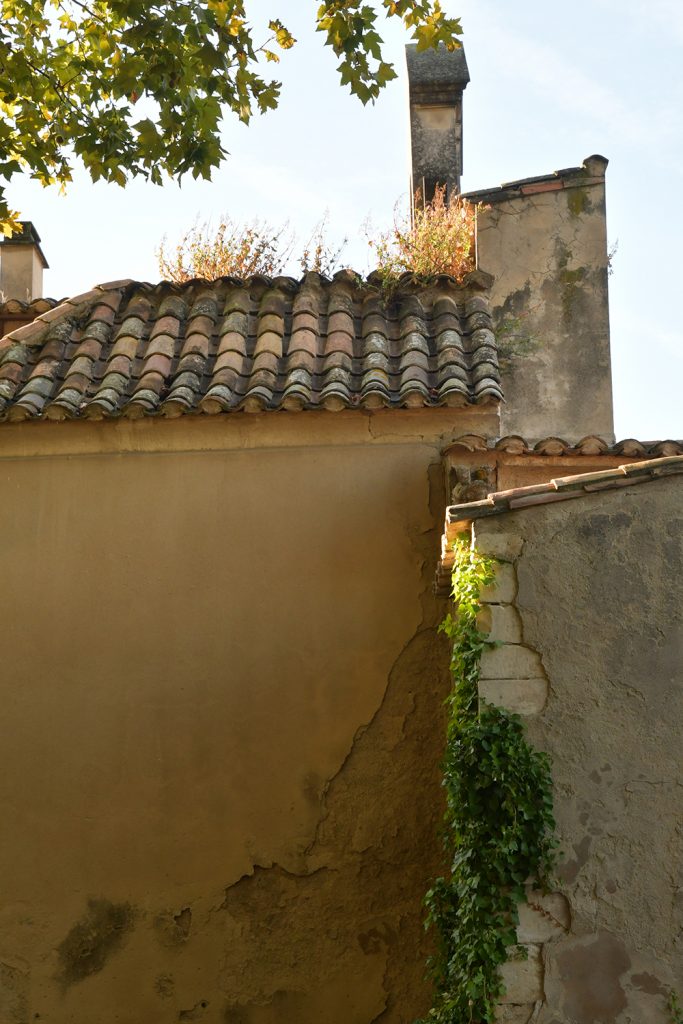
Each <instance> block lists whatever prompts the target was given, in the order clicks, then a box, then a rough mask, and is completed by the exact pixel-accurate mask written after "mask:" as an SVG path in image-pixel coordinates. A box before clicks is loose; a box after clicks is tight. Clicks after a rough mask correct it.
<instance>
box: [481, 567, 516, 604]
mask: <svg viewBox="0 0 683 1024" xmlns="http://www.w3.org/2000/svg"><path fill="white" fill-rule="evenodd" d="M516 596H517V574H516V573H515V570H514V568H513V567H512V566H511V565H510V564H509V563H508V562H500V563H499V564H498V565H497V566H496V578H495V580H494V581H493V583H492V584H491V586H490V587H484V588H483V590H482V592H481V595H480V598H481V601H482V602H483V603H484V604H511V603H512V602H513V601H514V599H515V597H516Z"/></svg>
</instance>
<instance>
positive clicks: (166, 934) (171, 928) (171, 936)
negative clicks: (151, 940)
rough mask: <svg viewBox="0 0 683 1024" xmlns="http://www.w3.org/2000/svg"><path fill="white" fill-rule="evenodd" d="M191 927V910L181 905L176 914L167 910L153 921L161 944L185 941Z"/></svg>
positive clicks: (178, 944) (172, 944) (179, 943)
mask: <svg viewBox="0 0 683 1024" xmlns="http://www.w3.org/2000/svg"><path fill="white" fill-rule="evenodd" d="M191 927H192V911H191V910H190V908H189V907H183V908H182V910H179V911H178V913H177V914H174V913H173V911H172V910H167V911H165V912H164V913H163V914H159V915H158V917H157V918H156V920H155V921H154V928H155V930H156V933H157V938H158V939H159V942H160V943H161V944H162V946H180V945H182V943H183V942H187V940H188V938H189V935H190V928H191Z"/></svg>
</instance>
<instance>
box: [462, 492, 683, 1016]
mask: <svg viewBox="0 0 683 1024" xmlns="http://www.w3.org/2000/svg"><path fill="white" fill-rule="evenodd" d="M682 496H683V478H682V477H680V476H676V477H670V478H668V479H663V480H659V481H655V482H648V483H645V484H640V485H638V486H631V487H626V488H624V489H620V490H618V491H609V492H605V493H603V494H601V495H595V496H585V497H582V498H580V499H578V500H576V501H569V502H566V503H558V504H551V505H539V506H536V507H535V508H529V509H525V510H524V511H518V512H513V513H507V514H504V515H501V516H496V517H493V518H492V519H491V520H488V521H487V520H482V521H480V522H478V523H476V524H475V534H476V537H477V543H478V545H479V546H480V547H481V548H482V549H483V550H489V551H494V550H496V551H497V550H503V551H506V552H510V551H511V552H512V553H513V555H517V554H518V553H519V549H520V548H521V554H519V557H517V558H516V561H515V564H514V566H512V567H510V566H506V567H505V570H504V573H505V574H506V575H504V577H503V578H504V580H505V581H506V585H507V587H508V593H506V594H503V597H502V600H503V601H507V602H509V601H514V603H515V604H516V607H517V610H518V612H519V613H520V615H521V626H522V634H521V638H520V637H515V638H514V639H515V640H516V641H517V642H519V641H520V639H521V642H522V643H523V644H524V645H525V646H526V647H527V648H530V649H531V650H532V651H535V652H537V654H538V655H540V659H541V663H542V669H543V672H544V674H545V676H546V677H547V681H548V695H547V702H546V703H545V707H544V708H543V709H542V710H541V709H539V708H538V707H536V708H531V709H530V708H524V707H523V706H522V705H521V704H520V707H522V711H523V713H526V712H528V711H529V710H532V711H537V712H539V713H531V714H528V717H527V724H528V731H529V736H530V738H531V741H532V743H533V744H534V745H535V746H536V747H538V748H542V749H545V750H547V751H549V752H550V754H551V756H552V762H553V779H554V790H555V811H556V817H557V822H558V830H559V838H560V848H561V851H562V856H561V860H560V866H559V869H558V880H559V889H560V890H561V892H562V893H563V894H564V896H565V897H566V898H567V899H568V901H569V914H570V920H571V925H570V928H569V930H568V932H567V933H563V923H562V922H561V921H559V920H555V922H554V925H553V922H552V920H550V921H549V927H548V937H549V941H545V940H544V937H543V936H541V937H540V938H539V937H536V936H533V937H532V939H531V941H532V942H542V943H544V944H543V945H542V947H541V950H540V953H541V962H542V966H541V968H540V973H539V974H538V977H537V978H536V979H535V980H534V986H536V987H537V988H536V991H534V986H530V987H529V989H528V992H529V994H526V993H525V995H524V997H523V998H521V997H520V1002H523V1001H525V1000H527V999H541V998H543V999H544V1003H543V1005H542V1007H541V1005H540V1004H537V1006H536V1008H535V1009H534V1006H533V1005H520V1006H517V1007H514V1006H508V1007H507V1008H506V1010H505V1013H506V1014H507V1016H505V1017H504V1019H505V1020H509V1021H510V1022H513V1021H514V1024H526V1022H527V1021H528V1020H530V1019H533V1020H534V1021H537V1022H538V1024H671V1019H672V1018H671V1014H670V1012H669V1011H668V1009H667V1001H668V995H669V992H670V990H671V989H672V988H673V989H678V991H679V992H680V991H681V990H682V989H683V936H682V933H681V920H682V914H683V889H682V888H681V885H682V876H681V868H682V864H683V849H682V847H681V797H682V795H683V793H682V790H681V723H682V721H683V505H682V503H681V497H682ZM506 557H508V555H507V554H506ZM515 570H516V580H517V586H518V590H517V596H516V599H515V598H514V589H513V582H512V581H513V580H514V573H515ZM495 599H496V598H495V596H494V600H495ZM509 614H513V612H510V613H509ZM506 639H510V638H506ZM510 651H511V653H514V652H513V651H512V650H511V649H510ZM505 652H506V648H505V647H503V648H498V649H497V650H496V652H495V656H496V657H497V658H500V657H502V656H504V655H505ZM522 674H523V673H522ZM536 675H538V672H536ZM528 682H529V681H528V680H525V679H519V680H507V681H506V680H500V681H498V682H497V683H496V689H497V691H499V692H500V693H501V694H503V702H504V700H505V697H504V695H505V694H506V693H509V694H510V695H511V697H512V699H513V700H517V701H520V698H521V696H522V695H523V692H524V687H525V686H527V684H528ZM532 682H535V681H532ZM558 898H559V897H556V899H558ZM539 920H540V919H539ZM558 925H559V927H557V926H558ZM535 948H536V947H535ZM534 1013H535V1015H533V1014H534ZM532 1015H533V1016H532Z"/></svg>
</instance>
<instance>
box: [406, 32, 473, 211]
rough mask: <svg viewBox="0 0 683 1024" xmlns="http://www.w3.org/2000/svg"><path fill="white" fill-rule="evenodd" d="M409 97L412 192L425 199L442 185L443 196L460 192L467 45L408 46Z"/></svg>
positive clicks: (466, 80)
mask: <svg viewBox="0 0 683 1024" xmlns="http://www.w3.org/2000/svg"><path fill="white" fill-rule="evenodd" d="M406 64H407V65H408V95H409V100H410V148H411V152H412V178H411V195H412V196H413V198H414V196H415V192H416V191H417V190H418V189H419V190H420V192H421V194H422V199H423V201H424V202H430V201H431V200H432V199H433V198H434V191H435V189H436V186H437V185H440V186H445V188H446V196H445V198H446V201H448V200H449V199H450V198H451V196H453V195H458V193H459V192H460V175H461V174H462V94H463V90H464V88H465V87H466V85H467V83H468V82H469V80H470V73H469V71H468V70H467V61H466V60H465V51H464V50H463V48H462V47H459V48H458V49H457V50H447V49H446V47H445V46H440V47H439V49H438V50H422V51H421V52H420V53H418V52H417V46H416V44H415V43H409V44H408V45H407V46H406Z"/></svg>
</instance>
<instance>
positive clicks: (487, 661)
mask: <svg viewBox="0 0 683 1024" xmlns="http://www.w3.org/2000/svg"><path fill="white" fill-rule="evenodd" d="M480 675H481V678H482V679H538V678H539V677H540V676H542V675H543V665H542V664H541V659H540V657H539V655H538V654H537V653H536V651H532V650H531V648H529V647H523V646H522V645H521V644H501V646H500V647H491V648H489V649H487V650H485V651H483V653H482V656H481V667H480Z"/></svg>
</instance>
